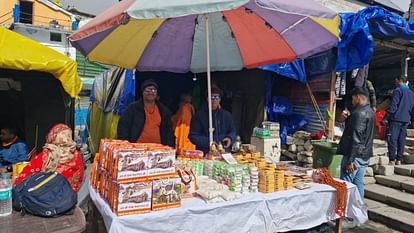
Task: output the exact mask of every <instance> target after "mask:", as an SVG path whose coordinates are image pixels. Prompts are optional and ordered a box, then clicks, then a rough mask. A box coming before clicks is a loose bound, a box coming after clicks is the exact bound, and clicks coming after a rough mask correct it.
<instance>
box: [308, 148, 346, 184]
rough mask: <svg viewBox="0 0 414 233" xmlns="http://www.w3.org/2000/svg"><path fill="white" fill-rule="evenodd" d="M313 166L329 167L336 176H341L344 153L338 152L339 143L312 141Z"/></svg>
mask: <svg viewBox="0 0 414 233" xmlns="http://www.w3.org/2000/svg"><path fill="white" fill-rule="evenodd" d="M312 145H313V168H321V167H327V168H328V170H329V171H330V172H331V175H332V176H333V177H334V178H340V176H341V161H342V155H340V154H337V153H336V150H337V148H338V144H337V143H333V142H326V141H312Z"/></svg>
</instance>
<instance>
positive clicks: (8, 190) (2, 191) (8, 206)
mask: <svg viewBox="0 0 414 233" xmlns="http://www.w3.org/2000/svg"><path fill="white" fill-rule="evenodd" d="M11 213H12V185H11V182H10V179H9V174H2V177H1V178H0V216H7V215H10V214H11Z"/></svg>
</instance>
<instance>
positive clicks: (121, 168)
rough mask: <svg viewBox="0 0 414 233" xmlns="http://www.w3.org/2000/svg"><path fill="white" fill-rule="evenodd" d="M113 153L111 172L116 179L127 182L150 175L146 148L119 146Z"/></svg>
mask: <svg viewBox="0 0 414 233" xmlns="http://www.w3.org/2000/svg"><path fill="white" fill-rule="evenodd" d="M113 154H114V162H113V164H114V166H112V167H111V174H112V178H113V179H114V180H117V181H118V182H125V181H128V180H137V179H139V178H146V177H147V176H148V152H147V151H145V150H144V149H139V148H118V149H115V150H114V151H113Z"/></svg>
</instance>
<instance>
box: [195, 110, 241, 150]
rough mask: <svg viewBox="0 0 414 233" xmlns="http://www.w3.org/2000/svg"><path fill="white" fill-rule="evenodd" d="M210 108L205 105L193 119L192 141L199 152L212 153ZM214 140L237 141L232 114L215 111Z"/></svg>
mask: <svg viewBox="0 0 414 233" xmlns="http://www.w3.org/2000/svg"><path fill="white" fill-rule="evenodd" d="M208 128H209V125H208V107H207V105H204V106H203V107H202V108H201V109H200V110H199V111H198V112H197V113H196V114H195V115H194V117H193V118H192V119H191V126H190V134H189V136H188V137H189V138H190V141H191V142H192V143H193V144H194V145H196V148H197V150H202V151H203V152H204V153H208V152H209V151H210V146H209V143H210V137H209V133H208V132H209V131H208ZM213 128H214V132H213V140H214V141H215V142H222V141H223V139H224V138H226V137H229V138H231V142H232V143H234V142H235V141H236V135H237V132H236V128H235V127H234V123H233V118H232V116H231V113H229V112H227V111H226V110H224V109H217V110H214V111H213Z"/></svg>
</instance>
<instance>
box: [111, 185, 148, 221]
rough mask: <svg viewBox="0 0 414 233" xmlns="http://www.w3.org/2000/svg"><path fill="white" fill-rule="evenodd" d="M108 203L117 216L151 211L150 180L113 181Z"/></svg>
mask: <svg viewBox="0 0 414 233" xmlns="http://www.w3.org/2000/svg"><path fill="white" fill-rule="evenodd" d="M111 189H112V190H113V191H112V194H111V198H110V200H109V204H110V206H111V207H112V211H113V212H114V213H115V214H117V215H118V216H121V215H128V214H139V213H147V212H150V211H151V200H152V182H151V181H141V182H128V183H124V184H117V183H115V182H114V183H113V184H112V188H111Z"/></svg>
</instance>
